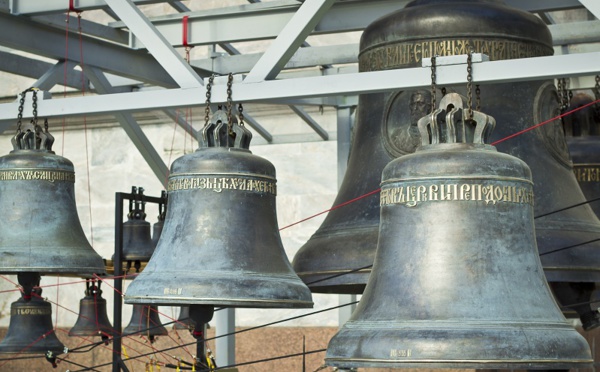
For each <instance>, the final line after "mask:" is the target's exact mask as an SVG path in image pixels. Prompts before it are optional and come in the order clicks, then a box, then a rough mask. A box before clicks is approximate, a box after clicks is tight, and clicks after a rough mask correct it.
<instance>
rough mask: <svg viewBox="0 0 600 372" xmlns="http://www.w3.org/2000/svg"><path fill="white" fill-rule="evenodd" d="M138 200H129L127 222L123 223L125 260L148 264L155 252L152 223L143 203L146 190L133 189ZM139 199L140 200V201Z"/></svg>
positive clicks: (129, 262)
mask: <svg viewBox="0 0 600 372" xmlns="http://www.w3.org/2000/svg"><path fill="white" fill-rule="evenodd" d="M132 194H134V195H136V200H129V213H128V214H127V221H126V222H125V223H123V260H124V261H127V262H128V265H130V264H131V262H136V261H137V262H148V261H150V257H152V253H153V252H154V245H153V244H152V236H151V235H150V222H148V221H146V211H145V205H144V203H143V202H142V201H141V196H142V195H143V194H144V188H142V187H140V188H137V187H135V186H134V187H132ZM138 197H139V198H140V199H138Z"/></svg>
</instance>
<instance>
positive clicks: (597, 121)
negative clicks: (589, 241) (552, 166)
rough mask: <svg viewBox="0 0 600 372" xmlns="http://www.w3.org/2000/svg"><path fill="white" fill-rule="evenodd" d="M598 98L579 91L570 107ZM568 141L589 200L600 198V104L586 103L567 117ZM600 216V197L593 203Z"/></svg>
mask: <svg viewBox="0 0 600 372" xmlns="http://www.w3.org/2000/svg"><path fill="white" fill-rule="evenodd" d="M593 101H594V99H593V98H592V97H591V96H589V95H587V94H585V93H579V94H576V95H575V96H574V97H573V98H572V99H571V104H570V106H569V108H568V111H571V110H575V109H577V108H580V107H582V106H585V105H588V104H590V103H591V102H593ZM563 122H564V126H565V134H566V137H567V145H568V146H569V152H570V153H571V159H572V160H573V171H574V173H575V178H576V179H577V182H579V186H580V187H581V191H583V195H585V198H586V199H587V200H592V199H596V198H600V109H599V106H598V105H597V104H596V105H591V106H588V107H585V108H583V109H581V110H579V111H577V112H575V113H573V114H571V115H568V116H565V117H564V119H563ZM590 207H591V208H592V209H593V210H594V212H595V213H596V215H597V216H600V201H595V202H592V203H590Z"/></svg>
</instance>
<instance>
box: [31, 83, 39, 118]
mask: <svg viewBox="0 0 600 372" xmlns="http://www.w3.org/2000/svg"><path fill="white" fill-rule="evenodd" d="M31 106H32V107H33V119H32V120H31V122H32V123H33V125H34V126H37V121H38V115H37V90H34V91H33V103H32V104H31Z"/></svg>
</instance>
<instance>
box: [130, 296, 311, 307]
mask: <svg viewBox="0 0 600 372" xmlns="http://www.w3.org/2000/svg"><path fill="white" fill-rule="evenodd" d="M125 303H126V304H130V305H153V306H154V305H155V306H189V305H211V306H215V307H216V306H221V307H244V308H271V309H278V308H280V309H288V308H298V309H301V308H313V307H314V302H313V301H299V300H286V299H281V300H278V299H264V300H261V299H244V298H231V299H228V300H224V299H219V298H203V299H200V298H197V297H196V298H192V297H181V298H177V297H175V298H165V297H158V296H152V297H133V298H132V297H130V298H127V295H126V296H125Z"/></svg>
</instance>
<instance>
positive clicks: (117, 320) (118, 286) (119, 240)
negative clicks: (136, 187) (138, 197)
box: [112, 192, 131, 372]
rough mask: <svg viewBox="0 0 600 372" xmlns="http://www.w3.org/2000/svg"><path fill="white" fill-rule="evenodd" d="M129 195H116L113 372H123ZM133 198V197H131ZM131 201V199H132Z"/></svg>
mask: <svg viewBox="0 0 600 372" xmlns="http://www.w3.org/2000/svg"><path fill="white" fill-rule="evenodd" d="M126 196H127V194H124V193H122V192H118V193H116V194H115V256H114V259H113V260H114V261H113V264H114V267H115V271H114V274H113V275H114V277H115V280H114V284H113V285H114V287H115V291H114V297H113V298H114V307H113V322H114V329H115V334H116V335H117V336H116V337H115V338H114V339H113V366H112V372H120V371H121V363H122V360H121V331H122V330H123V329H122V327H121V322H122V319H121V315H122V314H121V313H122V311H123V296H121V293H123V279H122V278H121V276H123V266H122V263H121V257H122V255H123V199H124V197H126ZM129 197H130V198H131V195H129ZM130 200H131V199H130Z"/></svg>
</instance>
